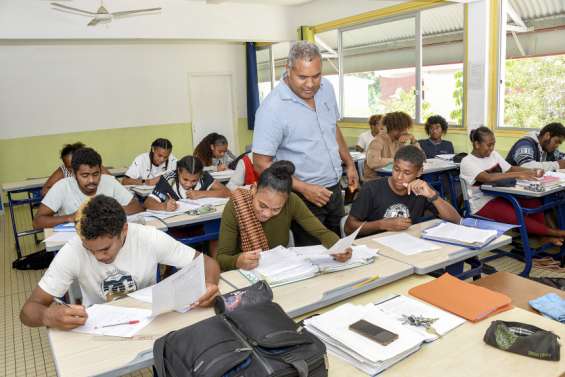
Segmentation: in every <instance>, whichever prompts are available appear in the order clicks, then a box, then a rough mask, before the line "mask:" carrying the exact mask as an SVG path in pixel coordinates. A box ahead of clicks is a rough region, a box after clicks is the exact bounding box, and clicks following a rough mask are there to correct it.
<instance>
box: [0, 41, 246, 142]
mask: <svg viewBox="0 0 565 377" xmlns="http://www.w3.org/2000/svg"><path fill="white" fill-rule="evenodd" d="M0 66H1V67H2V69H0V125H1V126H0V139H8V138H16V137H25V136H36V135H47V134H59V133H66V132H78V131H87V130H95V129H109V128H121V127H135V126H146V125H154V124H170V123H186V122H190V121H191V114H190V110H189V109H190V106H189V97H188V75H189V73H204V72H229V73H232V75H233V78H234V80H233V82H234V92H235V101H236V103H235V105H236V113H237V116H238V117H246V112H247V110H246V104H245V103H246V102H245V98H246V93H245V48H244V46H243V44H235V43H233V44H228V43H219V42H218V43H198V42H190V43H189V42H186V41H185V42H182V41H177V42H175V41H169V42H165V41H154V42H150V41H145V42H142V41H137V42H136V41H129V42H126V41H116V42H110V41H76V42H71V41H67V42H61V41H59V42H37V41H36V42H21V43H20V42H18V43H0Z"/></svg>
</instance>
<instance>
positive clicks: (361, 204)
mask: <svg viewBox="0 0 565 377" xmlns="http://www.w3.org/2000/svg"><path fill="white" fill-rule="evenodd" d="M427 211H431V212H432V214H433V215H434V216H437V210H436V208H435V206H434V205H433V204H432V203H430V202H428V200H427V199H426V197H425V196H421V195H418V196H417V195H403V196H401V195H398V194H396V193H395V192H394V191H392V189H391V188H390V186H389V183H388V178H381V179H377V180H376V181H371V182H367V183H365V184H364V185H363V187H362V188H361V192H360V193H359V196H358V197H357V199H355V201H354V202H353V205H352V206H351V211H350V212H349V214H350V215H351V216H353V217H355V218H356V219H358V220H361V221H375V220H381V219H389V218H395V217H403V218H410V219H412V222H413V223H416V222H418V221H419V219H421V218H422V217H424V214H425V213H426V212H427Z"/></svg>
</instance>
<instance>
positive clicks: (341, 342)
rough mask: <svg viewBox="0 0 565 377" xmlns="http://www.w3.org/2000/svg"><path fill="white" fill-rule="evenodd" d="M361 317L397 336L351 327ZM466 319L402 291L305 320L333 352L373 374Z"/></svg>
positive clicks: (312, 331) (345, 305) (310, 329)
mask: <svg viewBox="0 0 565 377" xmlns="http://www.w3.org/2000/svg"><path fill="white" fill-rule="evenodd" d="M408 319H413V320H414V321H412V322H410V321H409V320H408ZM359 320H364V321H367V322H369V323H370V324H371V325H375V326H378V327H380V328H381V329H384V330H386V331H389V332H392V333H393V334H394V335H396V336H397V338H396V339H395V340H393V341H392V342H390V343H388V344H386V345H383V344H381V343H378V342H377V341H376V340H372V339H371V338H368V337H365V336H364V335H361V334H360V333H358V332H355V331H353V330H351V329H350V326H351V325H352V324H354V323H356V322H358V321H359ZM418 321H420V322H418ZM463 323H465V320H464V319H462V318H460V317H457V316H454V315H453V314H450V313H447V312H445V311H443V310H441V309H438V308H434V307H433V306H430V305H428V304H425V303H422V302H420V301H417V300H415V299H412V298H409V297H406V296H402V295H392V296H388V297H384V298H382V299H381V300H379V301H377V302H375V303H372V304H367V305H355V304H351V303H347V304H344V305H341V306H339V307H337V308H335V309H333V310H330V311H328V312H326V313H324V314H321V315H318V316H314V317H311V318H308V319H306V320H305V321H304V324H305V326H306V329H307V330H308V331H310V332H311V333H312V334H314V335H316V336H317V337H318V338H319V339H320V340H321V341H322V342H324V343H325V345H326V348H327V349H328V351H329V352H330V353H332V354H334V355H336V356H337V357H339V358H341V359H343V360H344V361H346V362H348V363H350V364H351V365H353V366H354V367H356V368H358V369H360V370H362V371H363V372H365V373H367V374H369V375H371V376H372V375H375V374H378V373H381V372H382V371H383V370H385V369H387V368H389V367H391V366H392V365H394V364H395V363H397V362H399V361H400V360H402V359H404V358H406V357H408V356H409V355H411V354H412V353H414V352H416V351H418V350H419V349H420V347H421V345H422V344H423V343H426V342H432V341H434V340H436V339H438V338H439V336H443V335H445V334H447V333H448V332H449V331H451V330H453V329H454V328H456V327H458V326H460V325H461V324H463ZM425 326H427V328H426V327H425Z"/></svg>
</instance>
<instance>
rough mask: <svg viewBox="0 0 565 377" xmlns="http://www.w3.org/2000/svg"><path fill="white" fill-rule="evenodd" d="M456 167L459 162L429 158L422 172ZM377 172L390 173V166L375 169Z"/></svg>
mask: <svg viewBox="0 0 565 377" xmlns="http://www.w3.org/2000/svg"><path fill="white" fill-rule="evenodd" d="M457 169H459V164H456V163H454V162H450V161H446V160H442V159H439V158H429V159H427V160H426V162H425V163H424V170H423V172H422V174H432V173H440V172H444V171H450V170H457ZM377 172H378V173H384V174H391V173H392V166H388V167H383V168H380V169H377Z"/></svg>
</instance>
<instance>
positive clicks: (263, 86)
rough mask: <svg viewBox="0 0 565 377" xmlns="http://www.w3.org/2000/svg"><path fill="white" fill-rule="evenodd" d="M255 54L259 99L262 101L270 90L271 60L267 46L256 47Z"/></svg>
mask: <svg viewBox="0 0 565 377" xmlns="http://www.w3.org/2000/svg"><path fill="white" fill-rule="evenodd" d="M256 56H257V82H258V85H259V100H260V101H261V102H263V100H264V99H265V97H267V95H268V94H269V93H270V92H271V61H270V54H269V48H261V49H257V51H256Z"/></svg>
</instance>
